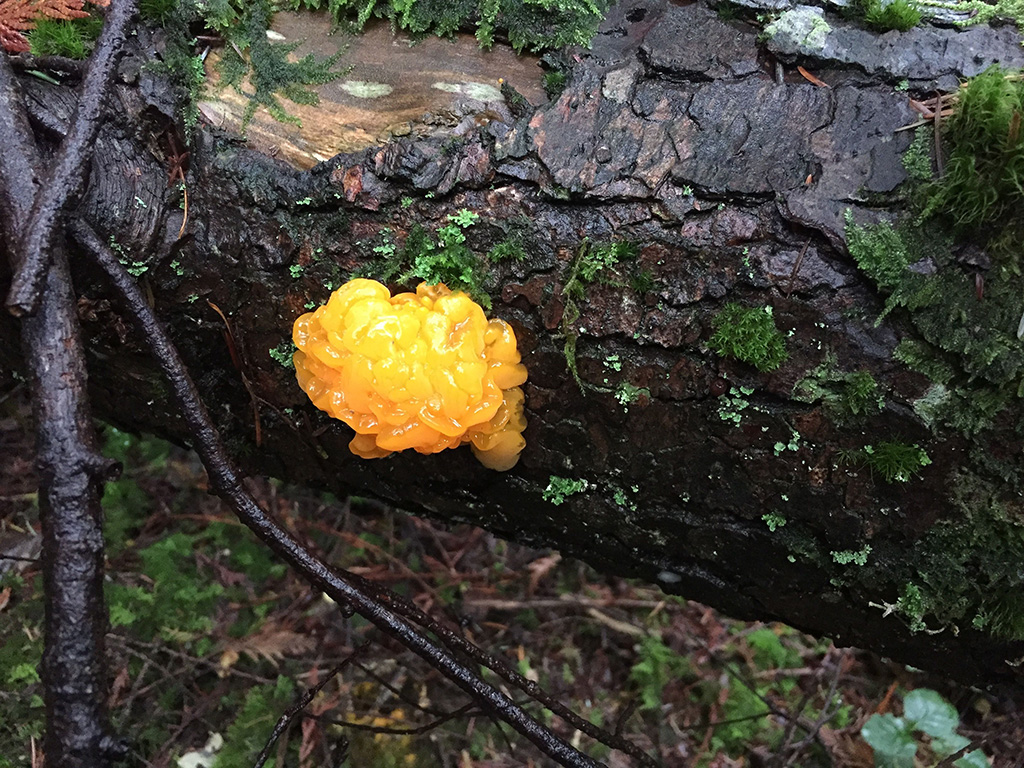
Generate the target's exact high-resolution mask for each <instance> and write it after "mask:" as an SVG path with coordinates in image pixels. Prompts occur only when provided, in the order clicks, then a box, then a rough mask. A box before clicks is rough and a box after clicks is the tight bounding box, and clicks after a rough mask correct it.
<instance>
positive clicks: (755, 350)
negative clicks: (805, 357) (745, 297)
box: [708, 302, 788, 372]
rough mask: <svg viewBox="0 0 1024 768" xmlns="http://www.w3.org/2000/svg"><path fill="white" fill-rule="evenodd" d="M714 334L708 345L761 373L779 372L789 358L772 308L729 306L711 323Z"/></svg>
mask: <svg viewBox="0 0 1024 768" xmlns="http://www.w3.org/2000/svg"><path fill="white" fill-rule="evenodd" d="M711 325H712V327H714V329H715V333H714V334H713V335H712V337H711V339H710V340H709V341H708V345H709V346H710V347H711V348H712V349H713V350H715V352H717V353H718V354H720V355H723V356H725V357H733V358H736V359H737V360H741V361H743V362H744V363H749V364H750V365H752V366H754V367H755V368H757V370H759V371H762V372H769V371H774V370H776V369H777V368H778V367H779V366H781V365H782V363H783V362H785V360H786V358H787V357H788V353H787V352H786V340H785V339H784V338H783V336H782V334H781V333H780V332H779V329H778V328H776V327H775V318H774V317H773V316H772V308H771V307H744V306H741V305H740V304H736V303H735V302H730V303H728V304H726V305H725V306H724V307H723V308H722V310H721V311H720V312H719V313H718V314H717V315H715V317H714V318H713V319H712V321H711Z"/></svg>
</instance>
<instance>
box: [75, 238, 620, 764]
mask: <svg viewBox="0 0 1024 768" xmlns="http://www.w3.org/2000/svg"><path fill="white" fill-rule="evenodd" d="M69 230H70V232H71V234H72V236H73V237H74V238H75V239H76V240H77V241H78V242H79V243H80V244H81V245H82V246H83V247H84V248H85V249H86V250H87V251H88V252H89V253H90V255H91V256H92V257H93V259H94V260H95V261H96V263H97V264H98V265H99V266H100V267H101V268H102V269H103V270H104V271H105V272H106V273H107V276H108V277H109V279H110V280H111V282H112V283H113V285H114V288H115V289H116V291H117V292H118V293H119V294H120V295H121V297H122V299H123V301H124V303H125V305H126V308H127V309H128V311H129V312H130V314H131V315H132V318H133V320H134V322H135V323H136V325H137V326H138V328H139V330H140V332H141V333H142V335H143V336H144V338H145V340H146V343H147V344H148V345H149V347H150V350H151V352H152V353H153V355H154V357H155V358H156V360H157V362H158V364H159V365H160V367H161V368H162V369H163V371H164V375H165V376H166V377H167V379H168V381H169V383H170V385H171V389H172V391H173V392H174V396H175V398H176V399H177V400H178V403H179V406H180V408H181V411H182V414H183V416H184V418H185V422H186V424H187V425H188V427H189V431H190V432H191V434H192V437H193V439H194V441H195V448H196V452H197V453H198V454H199V457H200V459H202V461H203V464H204V465H205V467H206V471H207V473H208V474H209V476H210V481H211V484H212V485H213V487H214V488H215V489H216V491H217V493H218V495H219V496H220V497H221V498H222V499H224V500H225V501H226V502H227V503H228V504H229V505H231V507H232V509H233V510H234V511H235V514H237V515H238V517H239V519H241V520H242V522H244V523H245V524H246V525H247V526H248V527H249V528H250V529H251V530H252V531H253V533H255V534H256V535H257V536H258V537H259V538H260V539H262V540H263V541H264V543H266V544H267V545H268V546H269V547H270V548H271V550H273V551H274V552H275V553H276V554H277V555H278V556H279V557H281V558H282V559H283V560H284V561H285V562H287V563H288V564H289V565H290V566H291V567H293V568H295V569H296V570H297V571H298V572H299V573H300V574H302V576H303V577H304V578H305V579H306V580H307V581H308V582H309V583H310V584H312V585H313V586H314V587H316V588H318V589H320V590H322V591H323V592H325V593H326V594H327V595H328V596H330V597H331V598H332V599H333V600H334V601H335V602H337V603H339V604H340V605H342V606H345V607H347V608H348V610H350V611H353V612H355V613H358V614H359V615H360V616H362V617H363V618H365V619H366V620H367V621H369V622H371V623H372V624H374V625H376V626H377V627H378V628H379V629H381V630H382V631H383V632H385V633H386V634H388V635H389V636H391V637H393V638H395V639H396V640H398V641H399V642H401V643H402V644H403V645H404V646H405V647H406V648H408V649H410V650H411V651H413V652H414V653H416V654H417V655H419V656H420V657H422V658H423V659H424V660H426V661H427V662H428V663H429V664H430V665H431V666H433V667H434V668H435V669H437V670H438V671H440V672H441V673H442V674H443V675H444V676H445V677H447V678H448V679H449V680H451V681H452V682H453V683H455V684H456V685H457V686H458V687H460V688H461V689H462V690H464V691H465V692H466V693H468V694H470V695H471V696H473V697H474V698H475V699H477V700H478V701H479V702H480V703H481V705H482V707H483V708H484V709H485V710H487V711H489V712H493V713H494V714H495V715H496V716H497V717H500V718H501V719H502V720H504V721H505V722H506V723H508V724H509V725H511V726H512V727H513V728H515V730H517V731H518V732H519V733H520V734H522V735H523V736H525V737H526V738H527V739H528V740H529V741H531V742H532V743H533V744H534V745H536V746H537V748H538V749H540V750H541V751H542V752H543V753H544V754H546V755H548V756H549V757H551V758H552V759H554V760H556V761H557V762H558V763H560V764H561V765H564V766H572V767H573V768H575V767H577V766H585V767H586V768H597V766H600V765H602V764H601V763H598V762H597V761H595V760H593V759H592V758H590V757H588V756H587V755H584V754H583V753H582V752H580V751H579V750H577V749H575V748H573V747H572V746H571V745H569V744H568V743H567V742H565V741H564V740H563V739H561V738H559V737H558V736H556V735H555V734H554V733H552V732H551V731H550V730H549V729H548V728H546V727H544V726H543V725H541V724H540V723H539V722H537V720H535V719H534V718H533V717H532V716H530V715H529V714H528V713H527V712H526V711H525V710H523V709H522V708H521V707H519V706H518V705H517V704H515V702H513V701H512V700H511V699H510V698H509V697H508V696H506V695H505V694H504V693H502V692H501V691H499V690H497V689H496V688H494V687H493V686H491V685H489V684H487V683H486V682H484V681H483V680H481V679H480V677H479V676H478V675H477V674H476V673H475V672H473V671H472V670H471V669H470V668H468V667H466V666H465V665H464V664H462V663H461V662H459V661H458V660H457V659H456V658H455V657H454V656H453V655H452V654H451V653H449V652H448V651H446V650H445V649H444V648H442V647H440V646H438V645H437V644H436V643H435V642H434V641H432V640H431V639H430V638H428V637H427V636H426V635H425V634H424V633H422V632H420V631H418V630H417V629H416V628H415V627H413V626H412V625H410V624H409V623H408V622H407V621H406V620H404V619H403V618H402V617H400V616H399V615H398V614H397V613H396V612H395V611H394V610H393V609H392V607H391V606H392V605H393V603H394V602H395V601H396V600H397V596H396V595H392V594H389V593H385V592H383V591H381V590H376V589H371V586H370V585H369V583H368V582H366V581H365V580H364V579H359V578H358V577H356V576H354V575H353V574H348V573H345V572H344V571H341V572H334V571H332V570H331V569H330V568H329V567H328V566H327V565H325V564H324V563H323V562H322V561H321V560H319V559H318V558H316V557H315V556H314V555H313V554H312V553H310V552H309V550H307V549H306V548H305V547H304V546H303V545H302V544H301V543H300V542H299V541H298V540H297V539H295V538H294V537H293V536H292V535H291V534H290V533H289V532H288V531H287V530H285V529H284V528H283V527H282V526H281V525H280V524H279V523H277V521H275V520H274V519H273V518H271V517H270V516H269V515H268V514H267V513H266V512H264V511H263V509H262V508H261V507H260V506H259V504H257V503H256V501H255V500H254V499H253V498H252V496H250V495H249V493H248V492H247V491H246V490H245V489H244V487H243V485H242V480H241V477H240V476H239V474H238V473H237V471H236V470H235V469H234V467H233V466H232V464H231V461H230V459H229V458H228V455H227V452H226V451H225V450H224V447H223V445H222V444H221V441H220V436H219V435H218V433H217V430H216V427H214V425H213V422H212V420H211V419H210V417H209V414H208V413H207V411H206V408H205V406H204V405H203V403H202V400H201V398H200V396H199V392H198V390H196V387H195V384H194V383H193V382H192V379H191V378H190V377H189V375H188V371H187V370H186V368H185V365H184V363H183V362H182V360H181V358H180V356H179V355H178V352H177V350H176V349H175V347H174V345H173V343H172V342H171V340H170V337H168V336H167V334H166V332H165V331H164V329H163V327H162V326H161V324H160V322H159V320H157V317H156V314H155V313H154V312H153V310H152V309H151V308H150V307H149V305H148V303H147V302H146V299H145V297H144V296H143V295H142V292H141V291H140V290H139V287H138V286H137V285H136V283H135V281H134V280H133V279H132V278H131V276H130V275H129V274H128V273H127V271H125V269H124V267H123V266H122V265H121V263H120V262H119V261H118V260H117V257H116V256H115V255H114V254H113V252H112V251H111V250H110V249H109V248H108V247H107V246H106V244H105V243H104V242H103V241H102V240H101V239H100V238H99V237H98V236H97V234H96V233H95V232H94V231H93V230H92V229H91V228H90V227H89V226H88V225H87V224H85V223H84V222H82V221H80V220H75V221H72V222H71V223H70V224H69ZM449 634H450V633H449ZM534 687H535V688H536V686H534Z"/></svg>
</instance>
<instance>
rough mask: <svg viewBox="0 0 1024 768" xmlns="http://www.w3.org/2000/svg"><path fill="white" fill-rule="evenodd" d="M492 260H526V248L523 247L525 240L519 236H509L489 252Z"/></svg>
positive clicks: (488, 254)
mask: <svg viewBox="0 0 1024 768" xmlns="http://www.w3.org/2000/svg"><path fill="white" fill-rule="evenodd" d="M487 258H488V259H489V260H490V261H515V262H522V261H526V249H525V248H523V241H522V240H520V239H519V238H517V237H508V238H506V239H504V240H502V241H501V242H499V243H495V245H494V247H493V248H491V250H489V251H488V252H487Z"/></svg>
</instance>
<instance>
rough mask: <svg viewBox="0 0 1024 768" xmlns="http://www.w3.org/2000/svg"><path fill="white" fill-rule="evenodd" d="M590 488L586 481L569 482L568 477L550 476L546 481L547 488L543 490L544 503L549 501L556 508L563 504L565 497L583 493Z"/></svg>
mask: <svg viewBox="0 0 1024 768" xmlns="http://www.w3.org/2000/svg"><path fill="white" fill-rule="evenodd" d="M589 487H590V483H588V482H587V481H586V480H570V479H569V478H568V477H558V475H552V476H551V477H550V478H549V479H548V486H547V488H545V489H544V492H543V494H542V495H543V497H544V501H550V502H551V503H552V504H554V505H555V506H556V507H557V506H558V505H559V504H562V503H564V502H565V498H566V497H567V496H574V495H575V494H577V493H583V492H584V491H585V490H587V488H589Z"/></svg>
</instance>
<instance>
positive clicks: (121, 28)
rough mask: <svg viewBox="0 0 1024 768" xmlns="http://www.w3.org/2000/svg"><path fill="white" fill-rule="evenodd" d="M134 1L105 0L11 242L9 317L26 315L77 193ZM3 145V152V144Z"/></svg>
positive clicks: (35, 299)
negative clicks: (67, 112)
mask: <svg viewBox="0 0 1024 768" xmlns="http://www.w3.org/2000/svg"><path fill="white" fill-rule="evenodd" d="M135 3H136V0H112V1H111V4H110V11H109V13H108V15H107V19H106V21H105V22H104V24H103V31H102V32H101V33H100V37H99V40H98V41H97V42H96V49H95V50H94V51H93V54H92V57H91V59H90V63H89V71H88V72H87V73H86V75H85V79H84V81H83V83H82V96H81V98H80V99H79V101H78V106H77V107H76V108H75V113H74V115H73V116H72V119H71V125H70V127H69V128H68V133H67V136H65V137H64V141H62V142H61V145H60V148H59V149H58V150H57V155H56V157H55V158H54V161H53V163H52V164H51V165H50V167H49V172H48V173H47V175H46V177H45V179H42V188H43V189H44V190H45V191H44V193H43V194H41V195H38V196H36V198H35V200H34V202H33V204H32V209H31V212H27V218H28V220H27V223H26V224H25V226H24V228H23V229H22V231H21V234H20V236H19V238H18V240H13V241H12V242H20V247H19V250H20V251H21V253H22V254H23V256H22V258H23V261H22V263H21V264H20V265H19V267H18V269H17V271H16V272H15V275H14V280H13V281H12V282H11V290H10V293H9V294H8V295H7V308H8V310H10V312H11V313H12V314H14V315H17V316H23V315H29V314H32V313H33V312H35V310H36V307H37V306H38V305H39V295H40V288H41V286H42V283H43V278H44V277H45V275H46V268H47V265H48V264H49V262H50V250H51V248H50V246H51V245H52V244H53V241H54V230H55V228H56V226H57V221H58V218H59V217H60V215H61V213H62V212H63V211H64V210H65V209H66V208H67V207H68V205H69V203H70V202H71V201H72V200H73V199H74V198H75V197H76V196H77V195H78V193H79V192H80V191H81V189H82V186H83V185H84V184H85V180H86V178H87V177H88V168H89V160H90V159H91V158H92V152H93V148H94V146H95V144H96V136H97V135H98V134H99V130H100V125H101V122H102V120H101V117H102V112H103V103H104V101H106V96H107V91H109V90H110V84H111V83H112V82H113V79H114V72H115V70H116V68H117V62H118V61H119V60H120V57H121V49H122V48H123V47H124V38H125V31H126V30H127V28H128V22H129V21H131V19H132V17H133V16H135ZM3 146H4V149H5V150H6V148H7V145H6V144H4V145H3ZM21 220H22V221H25V219H24V218H22V219H21Z"/></svg>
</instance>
